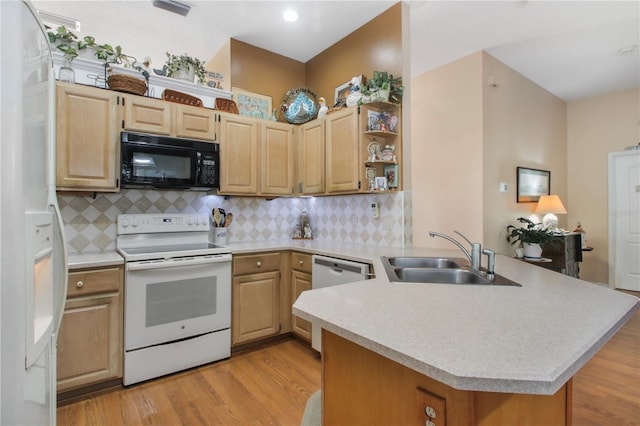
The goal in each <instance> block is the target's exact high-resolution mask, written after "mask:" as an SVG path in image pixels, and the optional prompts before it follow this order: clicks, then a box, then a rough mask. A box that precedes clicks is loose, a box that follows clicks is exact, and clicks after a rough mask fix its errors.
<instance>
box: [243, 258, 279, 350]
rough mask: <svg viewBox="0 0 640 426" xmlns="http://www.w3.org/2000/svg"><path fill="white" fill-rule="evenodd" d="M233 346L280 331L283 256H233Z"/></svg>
mask: <svg viewBox="0 0 640 426" xmlns="http://www.w3.org/2000/svg"><path fill="white" fill-rule="evenodd" d="M232 286H233V288H232V300H233V302H232V321H231V344H232V345H238V344H241V343H246V342H250V341H253V340H257V339H261V338H264V337H269V336H274V335H276V334H278V333H279V332H280V253H264V254H255V255H254V254H251V255H238V256H234V257H233V284H232Z"/></svg>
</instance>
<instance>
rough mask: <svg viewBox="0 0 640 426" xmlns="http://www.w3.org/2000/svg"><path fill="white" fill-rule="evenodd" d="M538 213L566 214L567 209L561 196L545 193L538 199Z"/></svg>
mask: <svg viewBox="0 0 640 426" xmlns="http://www.w3.org/2000/svg"><path fill="white" fill-rule="evenodd" d="M536 213H541V214H546V213H555V214H566V213H567V209H566V208H565V207H564V204H562V201H561V200H560V197H558V196H557V195H543V196H541V197H540V200H538V206H537V207H536Z"/></svg>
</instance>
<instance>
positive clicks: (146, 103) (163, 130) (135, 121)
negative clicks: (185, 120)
mask: <svg viewBox="0 0 640 426" xmlns="http://www.w3.org/2000/svg"><path fill="white" fill-rule="evenodd" d="M123 127H124V128H125V130H132V131H135V132H145V133H156V134H159V135H169V134H171V104H169V103H168V102H164V101H161V100H159V99H151V98H145V97H142V96H127V97H126V98H125V99H124V126H123Z"/></svg>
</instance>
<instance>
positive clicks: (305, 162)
mask: <svg viewBox="0 0 640 426" xmlns="http://www.w3.org/2000/svg"><path fill="white" fill-rule="evenodd" d="M324 127H325V126H324V120H313V121H310V122H308V123H305V124H303V125H302V126H300V133H299V135H300V140H299V143H298V145H297V146H298V156H297V164H298V174H297V176H298V177H297V182H298V187H297V188H296V191H297V192H298V193H301V194H304V195H311V194H322V193H323V192H324V164H325V162H324V151H325V149H324V148H325V144H324Z"/></svg>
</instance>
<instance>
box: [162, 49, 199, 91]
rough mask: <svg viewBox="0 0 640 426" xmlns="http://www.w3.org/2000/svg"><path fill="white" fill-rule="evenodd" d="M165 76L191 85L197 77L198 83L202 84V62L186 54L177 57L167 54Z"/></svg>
mask: <svg viewBox="0 0 640 426" xmlns="http://www.w3.org/2000/svg"><path fill="white" fill-rule="evenodd" d="M167 76H168V77H173V78H178V79H180V80H186V81H189V82H191V83H193V80H194V77H198V83H202V84H204V82H205V69H204V62H203V61H201V60H200V59H197V58H192V57H191V56H188V55H187V54H186V53H185V54H183V55H180V56H177V55H172V54H170V53H169V52H167Z"/></svg>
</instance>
